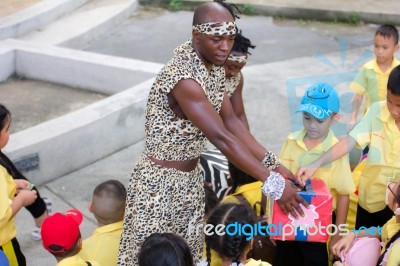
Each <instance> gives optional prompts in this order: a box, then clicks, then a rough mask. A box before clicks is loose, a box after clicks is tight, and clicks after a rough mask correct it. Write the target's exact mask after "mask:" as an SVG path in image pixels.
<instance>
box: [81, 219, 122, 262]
mask: <svg viewBox="0 0 400 266" xmlns="http://www.w3.org/2000/svg"><path fill="white" fill-rule="evenodd" d="M122 223H123V222H122V221H120V222H117V223H113V224H108V225H104V226H101V227H99V228H97V229H96V230H95V231H94V232H93V235H92V236H91V237H89V238H87V239H85V240H84V241H83V245H82V250H81V252H80V253H79V255H80V256H81V257H82V258H83V259H85V260H94V261H97V262H99V263H100V264H101V265H105V266H107V265H117V257H118V247H119V241H120V239H121V233H122Z"/></svg>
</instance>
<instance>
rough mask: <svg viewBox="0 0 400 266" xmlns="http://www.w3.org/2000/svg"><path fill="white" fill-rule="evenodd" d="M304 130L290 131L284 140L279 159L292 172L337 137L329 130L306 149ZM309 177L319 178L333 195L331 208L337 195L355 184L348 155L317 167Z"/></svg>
mask: <svg viewBox="0 0 400 266" xmlns="http://www.w3.org/2000/svg"><path fill="white" fill-rule="evenodd" d="M305 135H306V131H305V130H304V129H302V130H300V131H296V132H293V133H291V134H290V135H289V136H288V137H287V138H286V140H285V143H284V144H283V147H282V149H281V152H280V154H279V159H280V161H281V163H282V164H283V165H284V166H285V167H286V168H288V169H289V170H290V171H291V172H292V173H296V172H297V169H298V168H299V167H300V166H303V165H307V164H309V163H311V162H313V161H315V160H316V159H318V158H319V157H320V156H321V155H322V154H324V153H325V152H326V151H328V150H329V149H330V148H332V146H333V145H335V144H336V143H337V142H338V139H337V138H336V137H335V135H334V134H333V132H332V130H329V132H328V135H327V136H326V138H325V139H324V141H323V142H322V143H320V144H318V145H317V146H315V147H314V148H313V149H312V150H307V147H306V145H305V143H304V137H305ZM311 178H321V179H322V180H324V181H325V184H326V186H327V187H328V189H329V190H330V192H331V193H332V196H333V208H334V209H336V198H337V195H350V194H351V193H353V192H354V190H355V186H354V182H353V178H352V176H351V170H350V165H349V158H348V156H347V155H346V156H343V157H342V158H339V159H337V160H336V161H334V162H332V163H330V164H327V165H325V166H323V167H321V168H319V169H318V170H317V171H316V172H315V174H314V175H313V176H312V177H311Z"/></svg>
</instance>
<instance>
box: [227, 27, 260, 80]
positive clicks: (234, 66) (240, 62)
mask: <svg viewBox="0 0 400 266" xmlns="http://www.w3.org/2000/svg"><path fill="white" fill-rule="evenodd" d="M255 47H256V46H255V45H253V44H252V43H251V42H250V40H249V39H247V38H246V37H244V36H243V35H242V31H240V30H238V32H237V33H236V36H235V42H234V44H233V47H232V50H231V53H230V55H229V57H228V59H226V61H225V64H224V68H225V76H226V77H227V78H231V77H235V76H237V75H238V74H239V72H240V71H241V70H242V68H243V67H244V66H245V65H246V63H247V57H248V55H250V54H251V53H250V52H249V48H252V49H254V48H255Z"/></svg>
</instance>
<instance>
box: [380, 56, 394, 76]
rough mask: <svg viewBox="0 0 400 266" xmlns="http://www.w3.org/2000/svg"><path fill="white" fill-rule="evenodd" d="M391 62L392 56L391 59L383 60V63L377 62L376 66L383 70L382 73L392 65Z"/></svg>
mask: <svg viewBox="0 0 400 266" xmlns="http://www.w3.org/2000/svg"><path fill="white" fill-rule="evenodd" d="M392 62H393V57H392V59H391V60H388V61H386V62H383V63H378V62H377V63H378V67H379V69H380V70H381V71H382V72H383V73H385V72H386V70H388V69H389V68H390V66H391V65H392Z"/></svg>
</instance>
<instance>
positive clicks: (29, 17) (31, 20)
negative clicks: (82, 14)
mask: <svg viewBox="0 0 400 266" xmlns="http://www.w3.org/2000/svg"><path fill="white" fill-rule="evenodd" d="M87 1H88V0H43V1H40V2H39V3H37V4H35V5H33V6H31V7H29V8H26V9H24V10H22V11H20V12H18V13H16V14H13V15H10V16H7V17H4V18H1V19H0V40H4V39H7V38H15V37H19V36H22V35H24V34H27V33H28V32H31V31H33V30H37V29H39V28H40V27H43V26H44V25H46V24H48V23H50V22H52V21H54V20H56V19H58V18H59V17H61V16H63V15H65V14H68V13H69V12H71V11H73V10H74V9H76V8H78V7H79V6H81V5H83V4H84V3H86V2H87Z"/></svg>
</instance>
